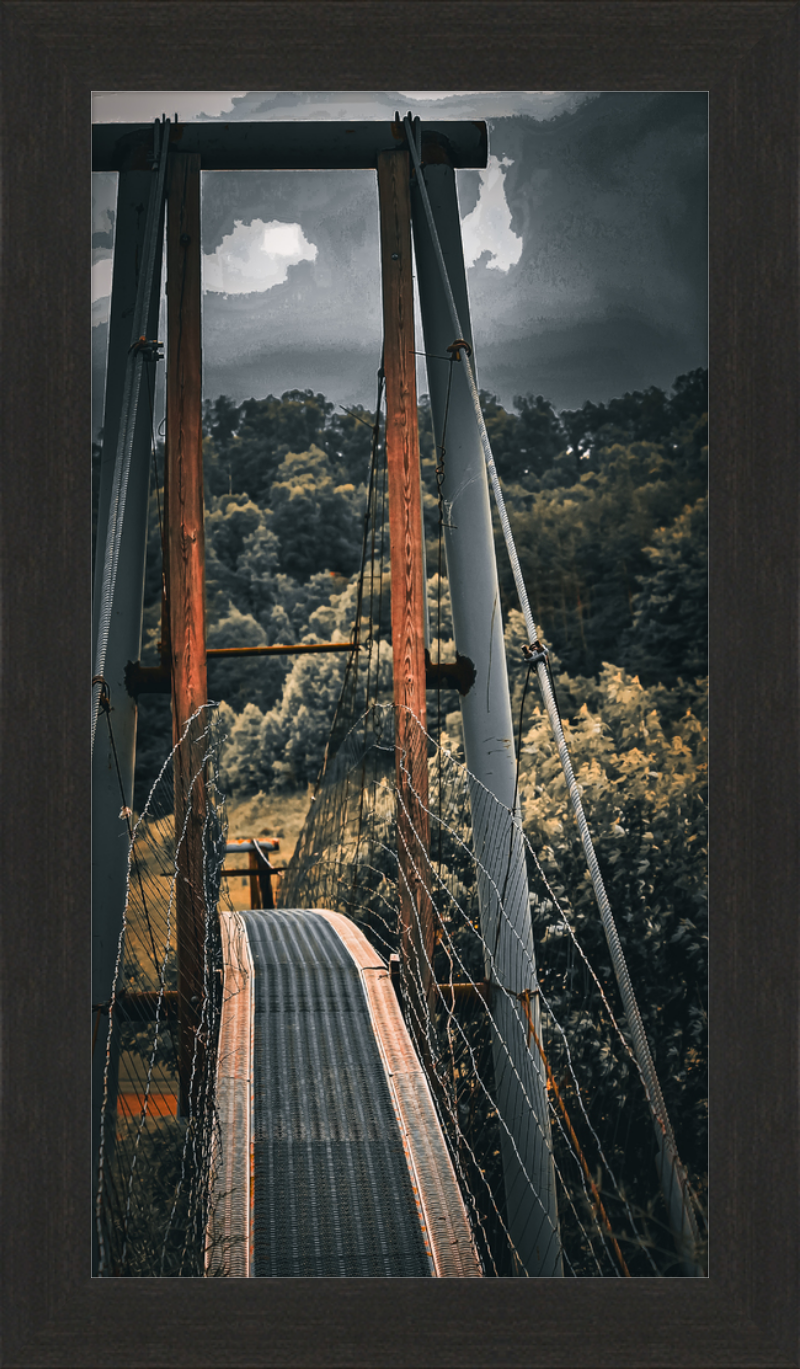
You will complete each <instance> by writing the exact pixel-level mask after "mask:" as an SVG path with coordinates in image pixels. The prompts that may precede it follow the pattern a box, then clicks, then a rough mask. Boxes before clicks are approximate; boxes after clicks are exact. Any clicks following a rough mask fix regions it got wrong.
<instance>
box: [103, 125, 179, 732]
mask: <svg viewBox="0 0 800 1369" xmlns="http://www.w3.org/2000/svg"><path fill="white" fill-rule="evenodd" d="M159 130H160V133H161V143H160V148H159V144H158V134H159ZM153 151H154V168H153V178H154V184H153V186H152V188H151V191H150V200H149V203H148V206H147V221H146V223H145V235H144V243H143V253H142V255H143V263H142V270H141V272H140V274H139V281H138V284H137V287H136V304H135V307H134V311H133V328H132V330H131V346H130V350H129V352H128V358H127V361H126V364H125V379H124V383H123V390H122V415H121V422H120V428H119V437H118V439H117V452H116V457H115V461H114V479H113V483H112V486H111V503H110V506H109V511H108V528H107V532H106V547H105V559H104V562H103V580H102V589H101V601H100V616H99V622H98V629H97V642H96V645H95V657H94V672H93V679H94V683H93V685H92V754H94V739H95V734H96V732H97V719H98V717H99V713H100V694H101V690H102V677H103V675H104V673H105V664H106V650H107V648H108V636H109V631H110V628H111V611H112V606H113V602H114V589H115V587H116V582H117V565H118V563H119V548H120V542H121V540H122V528H123V522H124V517H125V501H126V498H127V493H128V476H129V474H130V468H131V456H132V453H133V438H134V432H135V430H136V415H137V412H138V408H139V394H140V391H141V384H142V367H143V364H144V358H143V354H142V350H141V348H140V347H138V346H137V343H138V342H139V340H140V339H141V337H142V336H143V335H144V333H145V330H146V327H147V316H148V313H149V309H150V297H151V294H152V289H153V272H154V270H155V257H156V247H157V244H158V226H159V223H160V220H161V205H162V203H163V199H164V178H165V174H166V168H167V153H168V151H169V119H166V120H164V122H163V123H162V124H159V122H158V121H156V124H155V128H154V148H153Z"/></svg>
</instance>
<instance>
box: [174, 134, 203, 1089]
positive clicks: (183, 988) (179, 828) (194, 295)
mask: <svg viewBox="0 0 800 1369" xmlns="http://www.w3.org/2000/svg"><path fill="white" fill-rule="evenodd" d="M168 175H169V192H168V197H167V325H168V332H167V441H166V478H165V503H166V526H167V530H168V532H167V546H166V560H167V573H166V583H167V592H168V596H169V656H170V666H171V673H172V736H173V743H174V744H175V745H177V744H178V743H179V742H180V745H177V750H176V752H175V761H174V774H175V838H176V843H177V850H178V872H179V874H178V880H177V890H176V922H177V951H178V1003H179V1016H180V1030H179V1037H180V1043H179V1048H178V1068H179V1074H180V1081H181V1106H182V1108H183V1109H188V1108H191V1105H192V1101H193V1100H192V1098H191V1097H190V1092H189V1081H190V1079H191V1078H192V1077H194V1078H195V1079H196V1080H198V1081H199V1078H200V1075H201V1071H200V1070H199V1069H198V1068H197V1064H198V1062H197V1061H196V1060H195V1058H194V1056H195V1043H196V1032H197V1025H198V1021H199V1016H200V1005H201V1002H202V996H203V945H204V940H205V902H204V897H203V828H204V823H205V816H206V792H205V776H204V775H203V774H202V773H200V774H195V772H196V771H197V769H198V766H199V764H200V761H201V757H202V751H201V750H200V747H199V746H198V741H199V734H200V733H201V732H202V731H203V729H204V725H205V720H204V719H203V718H201V719H199V720H196V721H195V722H192V723H191V724H190V725H189V728H188V731H187V733H186V737H185V738H184V739H183V741H181V738H182V736H183V733H184V730H185V729H186V727H187V723H189V720H190V719H191V718H192V716H193V714H195V713H196V711H197V709H199V708H201V707H202V706H203V705H205V704H206V703H207V701H208V687H207V683H206V620H205V618H206V615H205V535H204V524H203V517H204V509H203V446H202V442H203V434H202V348H201V294H200V158H199V156H197V155H196V154H194V153H191V154H186V153H171V154H170V162H169V167H168ZM193 1063H194V1069H193V1068H192V1066H193Z"/></svg>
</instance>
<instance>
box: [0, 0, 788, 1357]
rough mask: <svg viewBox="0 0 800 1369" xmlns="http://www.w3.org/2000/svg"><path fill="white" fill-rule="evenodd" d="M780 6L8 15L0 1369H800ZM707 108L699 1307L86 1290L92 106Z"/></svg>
mask: <svg viewBox="0 0 800 1369" xmlns="http://www.w3.org/2000/svg"><path fill="white" fill-rule="evenodd" d="M799 21H800V7H799V6H798V4H797V3H796V2H795V0H792V3H783V2H779V3H773V2H772V0H765V2H764V3H751V0H740V2H739V3H728V2H727V0H726V2H725V3H716V2H715V0H708V2H707V3H706V2H704V0H701V2H700V3H683V0H672V2H671V3H670V2H669V0H668V2H667V3H664V2H663V0H652V2H651V3H639V2H638V0H621V2H620V0H613V2H612V0H608V2H606V0H589V2H588V3H586V2H585V0H577V2H576V0H568V2H567V3H561V2H560V0H554V2H552V3H551V2H550V0H547V2H546V3H539V0H531V2H530V3H525V0H493V3H491V4H488V5H487V4H484V3H483V0H480V2H477V0H441V2H440V3H436V4H431V3H429V2H428V0H422V3H420V0H403V3H400V4H398V5H389V4H387V3H384V2H383V0H377V3H376V2H375V0H355V2H353V0H333V3H331V2H330V0H329V2H328V3H317V2H316V0H304V3H299V4H298V3H287V2H285V0H269V2H268V3H264V2H263V0H252V2H251V3H246V2H245V3H239V2H237V3H183V2H182V0H181V2H180V3H179V2H177V0H175V2H173V0H170V3H166V4H165V3H163V0H140V2H139V3H130V2H129V0H116V2H115V3H108V2H107V0H97V2H96V3H72V2H69V3H65V2H64V0H59V2H58V3H51V2H50V0H47V3H39V0H24V2H21V0H19V2H18V0H6V2H5V3H3V5H2V9H1V10H0V23H1V25H2V30H1V31H0V63H1V64H2V70H1V72H0V74H1V75H2V87H0V90H1V93H0V100H1V101H2V107H1V113H0V142H1V151H2V197H1V198H2V203H1V206H0V213H2V260H1V263H0V269H1V270H2V303H3V324H2V333H1V334H0V347H1V348H2V365H1V366H0V376H1V377H2V386H3V406H2V438H1V445H0V508H2V539H1V540H0V615H1V617H0V621H1V622H2V637H1V638H0V646H1V648H2V651H1V654H0V681H1V685H0V687H1V688H2V693H1V694H0V699H1V700H2V731H1V732H0V774H1V775H2V779H3V795H2V801H3V821H2V824H0V833H1V834H2V835H1V837H0V839H1V840H2V844H3V859H2V866H1V867H0V868H2V872H3V893H4V897H3V903H2V919H1V922H0V972H1V973H2V991H0V1013H1V1014H2V1031H3V1040H2V1052H3V1054H2V1117H1V1119H0V1124H1V1125H2V1137H3V1146H2V1157H1V1158H0V1185H1V1187H0V1197H1V1198H2V1222H3V1239H2V1244H1V1246H0V1249H1V1250H2V1269H1V1270H0V1292H1V1295H2V1300H3V1314H2V1363H3V1364H5V1365H14V1366H17V1365H19V1366H22V1365H64V1366H75V1365H81V1366H88V1365H98V1366H104V1365H107V1364H109V1363H114V1364H118V1365H136V1366H147V1365H166V1364H169V1365H170V1366H180V1365H220V1366H232V1365H245V1364H247V1365H280V1364H299V1365H376V1366H377V1365H414V1366H416V1365H425V1364H434V1363H435V1364H436V1365H440V1366H446V1365H459V1366H464V1365H469V1366H473V1365H493V1366H499V1365H503V1366H507V1365H508V1366H510V1365H516V1364H528V1363H532V1364H537V1365H563V1366H570V1369H575V1367H576V1366H579V1365H613V1366H627V1365H641V1364H649V1365H663V1366H678V1365H681V1366H683V1365H686V1366H689V1365H704V1366H717V1365H719V1366H722V1365H737V1366H744V1365H764V1366H769V1369H775V1366H780V1365H794V1366H796V1365H798V1363H800V1358H799V1355H800V1350H799V1348H798V1311H797V1288H798V1273H799V1272H800V1270H799V1269H798V1264H799V1253H798V1252H799V1247H800V1243H798V1231H797V1213H798V1186H799V1184H800V1163H798V1048H797V1047H798V1042H797V1023H798V1003H797V997H798V983H800V974H799V973H798V968H799V967H798V963H797V962H798V937H797V931H796V927H797V889H798V887H800V869H799V868H798V866H800V840H798V835H799V834H798V814H800V802H798V799H799V798H800V796H798V792H797V791H798V776H799V775H800V765H798V759H799V757H798V750H799V748H798V741H799V740H800V727H799V724H798V709H797V695H798V688H797V686H798V602H797V588H796V586H797V579H798V537H799V535H800V519H799V518H798V502H799V501H798V490H799V487H800V463H799V462H798V453H800V440H799V439H800V432H798V426H799V425H798V397H797V359H798V289H799V286H798V262H797V250H798V232H797V229H798V148H799V146H800V142H799V140H798V91H797V72H798V28H799ZM412 84H413V86H414V87H415V88H417V89H425V88H428V89H443V88H444V89H449V88H453V86H455V88H456V89H465V88H470V87H471V88H473V89H478V88H491V87H496V88H505V89H520V88H525V89H532V88H537V87H541V88H547V89H551V90H552V89H564V88H566V89H576V88H577V89H581V88H585V89H595V90H597V89H600V90H613V89H657V90H669V89H692V90H706V89H707V90H708V91H709V92H710V99H711V182H710V184H711V225H712V229H711V378H712V389H711V395H712V398H711V413H712V465H711V510H712V513H711V518H712V538H711V583H712V606H713V609H712V619H711V659H712V679H713V689H712V731H711V737H712V753H711V754H712V762H711V774H712V787H711V793H712V816H713V822H712V839H711V891H712V892H711V899H712V905H711V906H712V938H713V955H712V1017H711V1026H712V1101H711V1107H712V1113H711V1115H712V1119H713V1124H712V1163H711V1223H712V1243H711V1276H710V1278H709V1279H708V1280H707V1281H696V1282H695V1281H688V1280H685V1281H681V1280H674V1281H672V1280H670V1281H663V1282H662V1281H652V1282H651V1281H637V1282H636V1283H634V1284H628V1283H627V1282H623V1281H620V1282H619V1283H615V1282H612V1283H609V1282H600V1281H594V1280H583V1281H579V1282H577V1283H573V1282H572V1281H567V1280H564V1281H563V1282H558V1283H553V1282H547V1283H542V1282H535V1283H528V1282H522V1281H507V1282H497V1281H490V1280H487V1281H486V1282H485V1283H484V1284H482V1285H481V1286H480V1287H476V1285H475V1284H474V1283H473V1282H470V1283H469V1284H466V1283H459V1282H452V1283H446V1284H440V1283H432V1282H427V1281H422V1282H414V1281H402V1282H401V1281H396V1282H384V1281H364V1282H361V1281H349V1280H348V1281H342V1282H334V1281H330V1282H329V1281H319V1282H315V1283H314V1284H313V1285H310V1284H308V1283H303V1282H299V1281H298V1282H295V1281H289V1280H287V1281H285V1282H284V1281H277V1282H276V1283H270V1282H266V1283H265V1282H263V1281H259V1282H250V1281H236V1282H223V1281H220V1282H217V1283H208V1282H201V1281H187V1282H184V1283H177V1284H176V1283H174V1282H167V1281H165V1282H159V1281H156V1280H154V1281H142V1282H138V1281H134V1282H131V1283H125V1282H123V1281H121V1280H120V1281H111V1280H109V1281H95V1282H94V1283H92V1281H91V1280H90V1278H89V1275H88V1269H89V1233H88V1226H87V1217H86V1206H87V1187H88V1175H89V1165H90V1160H89V1071H88V1068H87V1065H88V1061H87V1046H86V1042H87V1040H88V1030H89V974H88V959H89V958H88V954H87V950H88V928H89V883H90V881H89V864H88V860H87V858H86V857H87V839H88V831H89V749H88V746H87V745H86V738H87V736H88V724H89V685H88V680H89V675H90V663H91V662H90V655H91V653H90V620H89V612H88V604H89V598H90V590H91V585H90V545H89V542H90V538H89V461H88V447H89V438H90V409H89V383H90V367H89V357H90V348H89V324H90V316H89V262H88V253H87V251H86V240H87V231H88V226H89V183H88V170H89V165H90V129H89V94H90V91H91V89H92V87H93V86H95V87H101V86H102V87H104V88H106V89H107V88H117V89H147V88H150V89H180V88H193V89H225V88H226V87H227V88H231V89H233V88H237V89H241V88H244V87H247V86H249V87H251V88H253V89H265V88H273V89H339V90H341V89H348V88H351V89H383V88H386V89H388V88H397V87H400V88H403V87H405V86H407V85H412Z"/></svg>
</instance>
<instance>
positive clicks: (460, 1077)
mask: <svg viewBox="0 0 800 1369" xmlns="http://www.w3.org/2000/svg"><path fill="white" fill-rule="evenodd" d="M395 721H396V719H395V709H394V708H393V706H391V705H387V704H380V703H376V704H374V705H373V706H371V707H370V708H369V709H367V710H366V711H365V712H364V714H363V715H362V717H361V718H359V719H358V721H357V722H356V723H355V724H354V726H352V727H351V728H350V730H349V731H348V732H347V733H345V734H344V735H343V736H342V737H341V739H340V740H339V743H338V745H337V747H336V750H335V752H333V751H332V750H331V752H329V760H328V764H327V765H326V767H325V770H324V773H323V776H322V779H321V781H320V783H319V785H318V789H317V793H316V795H315V798H314V800H313V803H312V807H311V811H310V814H309V818H308V820H307V823H306V826H305V828H304V830H303V833H302V834H301V838H300V841H299V843H298V846H297V848H296V851H295V854H294V857H293V859H292V861H291V864H290V866H289V869H288V871H287V873H286V876H285V878H284V882H283V886H282V890H281V903H282V904H283V905H284V906H286V907H309V908H310V907H320V908H329V909H332V910H335V911H338V912H342V913H345V914H347V915H348V916H350V917H351V918H353V919H354V921H355V922H356V923H357V924H358V925H359V926H360V927H361V928H362V930H363V931H364V932H365V934H366V935H367V936H368V937H369V938H370V940H371V941H372V942H373V944H374V945H375V946H376V948H377V949H378V950H379V951H380V952H381V953H382V954H383V956H384V957H385V958H386V959H387V960H392V957H394V961H393V962H392V963H394V964H395V965H396V964H397V958H398V956H399V953H400V931H399V927H400V901H401V895H402V891H403V888H404V886H405V888H406V889H408V891H409V894H410V892H411V890H410V888H409V885H410V883H417V881H419V882H421V883H423V884H424V886H425V887H426V889H427V891H428V895H429V903H430V909H431V910H432V915H433V919H434V925H435V949H434V953H433V956H432V961H431V962H430V963H429V964H428V965H427V966H421V967H420V969H421V974H420V975H419V979H420V982H419V983H417V984H415V985H413V986H412V991H411V992H408V990H407V988H406V985H405V981H404V980H403V979H402V977H399V978H398V983H399V985H400V992H401V995H402V999H403V1005H404V1009H405V1013H406V1017H407V1020H408V1022H409V1026H410V1028H411V1030H412V1034H413V1035H414V1036H415V1039H416V1040H417V1042H419V1041H420V1040H423V1041H424V1042H425V1043H426V1044H425V1047H424V1049H423V1054H424V1055H426V1056H427V1057H428V1060H429V1062H430V1064H429V1075H430V1079H431V1085H432V1093H433V1096H434V1100H435V1102H436V1106H437V1109H438V1112H439V1117H440V1121H441V1124H442V1127H443V1130H444V1132H445V1135H446V1137H447V1140H448V1143H449V1147H450V1152H451V1156H452V1158H453V1161H454V1164H455V1167H456V1172H457V1175H458V1177H459V1181H460V1184H461V1187H462V1191H463V1193H464V1197H465V1202H466V1205H467V1208H468V1211H469V1214H470V1218H471V1221H472V1223H473V1230H474V1235H475V1239H476V1242H477V1245H478V1248H479V1250H480V1254H481V1259H482V1262H483V1266H484V1272H485V1273H486V1274H488V1275H497V1276H508V1275H514V1274H525V1273H526V1272H527V1271H526V1270H525V1269H524V1268H522V1267H521V1265H520V1258H519V1255H518V1252H517V1251H516V1250H515V1247H514V1242H513V1239H512V1237H511V1234H510V1228H511V1227H512V1226H513V1225H514V1223H513V1220H511V1218H512V1214H511V1213H510V1212H509V1208H508V1201H509V1200H508V1198H507V1196H506V1194H505V1192H504V1186H503V1175H502V1167H501V1141H502V1140H503V1134H504V1133H505V1136H506V1138H507V1140H510V1139H511V1137H512V1134H514V1135H518V1134H519V1119H518V1118H512V1117H505V1116H502V1115H501V1114H500V1111H499V1109H498V1104H497V1095H498V1090H497V1089H496V1081H495V1071H496V1070H497V1069H498V1068H503V1069H505V1068H513V1062H512V1059H511V1054H510V1053H509V1051H508V1049H507V1047H506V1048H505V1053H504V1042H503V1041H502V1040H500V1043H499V1044H500V1057H499V1058H500V1059H501V1060H502V1062H503V1063H502V1066H498V1055H497V1053H496V1047H497V1042H498V1033H499V1027H498V1018H499V1013H498V1007H499V1004H500V1002H501V1000H505V1001H506V1002H507V1003H510V1004H511V1005H512V1006H513V1011H514V1014H515V1015H516V1017H517V1019H518V1022H519V1024H520V1026H521V1027H522V1028H523V1030H524V1031H525V1034H526V1037H527V1041H528V1047H529V1049H530V1051H531V1053H532V1054H533V1055H534V1058H535V1059H537V1060H538V1061H539V1062H541V1068H543V1069H544V1071H545V1074H546V1078H547V1100H548V1109H549V1119H547V1118H543V1117H537V1116H536V1110H535V1106H534V1103H533V1100H532V1099H530V1098H528V1097H527V1096H526V1097H525V1099H524V1104H523V1105H524V1106H525V1107H526V1108H527V1109H528V1111H529V1117H528V1118H527V1119H524V1124H525V1125H529V1126H532V1127H536V1128H538V1129H539V1130H540V1131H541V1132H542V1133H543V1134H545V1135H547V1136H550V1137H552V1150H553V1155H554V1161H555V1170H556V1179H557V1192H558V1211H559V1231H558V1235H557V1239H559V1240H560V1242H561V1248H562V1255H563V1261H564V1272H565V1274H567V1275H574V1276H589V1277H612V1278H613V1277H626V1276H629V1275H630V1276H634V1277H635V1276H643V1277H653V1276H669V1275H674V1274H677V1273H678V1272H679V1271H678V1267H677V1258H676V1254H675V1249H674V1245H673V1243H672V1240H671V1238H670V1235H669V1226H668V1221H667V1214H666V1212H665V1210H664V1206H663V1199H662V1197H661V1194H660V1188H659V1184H658V1178H657V1173H656V1168H655V1164H654V1157H653V1154H652V1151H653V1146H652V1128H651V1123H650V1118H649V1110H648V1106H647V1100H646V1095H645V1091H644V1088H643V1086H642V1081H641V1078H640V1076H639V1072H638V1069H637V1067H636V1062H635V1058H634V1055H633V1051H632V1048H631V1042H630V1040H629V1039H628V1036H627V1031H626V1027H625V1023H624V1019H622V1017H621V1013H620V1010H619V1006H618V1005H617V1004H616V1003H615V996H614V993H615V989H614V985H613V981H612V977H611V976H610V974H609V972H608V967H601V972H598V970H597V969H596V968H595V967H594V966H593V965H592V964H591V962H590V960H589V957H588V956H587V955H586V953H585V951H584V950H583V948H582V947H581V945H580V942H579V940H578V937H577V934H576V931H575V927H574V925H573V918H572V915H571V910H570V907H569V903H568V900H567V899H566V898H565V897H564V896H562V897H561V898H559V897H557V896H556V894H555V893H554V891H553V889H552V887H551V885H550V884H549V882H548V880H547V878H546V876H545V873H544V871H543V869H542V866H541V864H540V862H539V860H538V858H537V855H536V853H535V851H534V850H533V848H532V847H531V845H530V842H529V841H528V840H527V838H526V837H525V836H524V834H523V841H524V846H525V854H526V863H527V874H528V880H529V889H530V908H531V916H532V923H533V928H534V944H535V958H536V965H535V966H534V964H533V963H532V961H531V958H530V953H529V951H528V950H527V949H526V947H525V945H523V943H522V941H521V940H520V941H519V955H520V957H521V958H523V959H527V965H526V969H527V973H528V978H529V981H530V982H531V983H532V984H533V986H534V989H533V992H532V993H531V994H526V993H521V994H512V993H510V991H509V990H508V989H507V988H506V987H505V986H504V985H503V984H502V983H501V982H499V978H498V974H497V966H496V964H495V958H494V953H493V948H492V946H490V945H488V944H487V942H486V940H485V938H484V937H483V936H482V935H481V930H480V922H479V915H478V913H479V910H478V887H479V883H480V881H481V880H486V879H487V878H488V877H489V876H488V874H487V870H486V868H485V866H484V865H483V863H482V860H481V853H480V852H476V851H475V850H473V848H472V829H473V824H474V825H475V827H476V828H478V829H479V830H481V831H482V832H489V833H491V832H492V831H495V832H496V833H497V834H498V835H499V834H500V833H501V832H506V833H507V832H509V831H510V824H511V822H512V821H518V819H516V820H515V819H513V818H512V814H511V813H510V812H509V810H508V809H507V808H505V807H504V806H503V805H502V804H500V803H499V802H498V801H497V799H495V798H494V796H493V795H492V794H490V793H489V792H488V791H487V790H486V789H485V788H483V786H481V785H480V783H479V782H478V781H477V780H475V778H474V776H471V775H470V774H469V772H468V771H467V769H466V767H465V766H464V765H463V764H462V763H461V761H460V760H459V759H458V758H457V757H456V755H455V754H454V753H453V751H451V750H449V749H448V748H447V747H446V746H445V745H443V744H442V743H440V742H437V741H436V740H435V739H434V738H433V737H432V736H430V735H429V734H428V733H427V732H426V733H424V735H423V741H424V751H423V754H425V752H427V756H428V774H427V783H426V784H420V783H419V777H418V776H417V777H416V780H415V777H414V776H413V775H412V773H411V769H410V768H408V769H405V770H404V771H403V772H402V791H403V792H402V794H401V793H399V792H398V783H397V779H396V770H395ZM417 727H419V724H417ZM407 728H408V723H407V724H406V731H407ZM445 739H446V738H445ZM415 749H416V750H417V751H418V750H419V748H415ZM423 791H424V792H423ZM409 794H411V795H413V800H414V802H415V804H416V805H417V807H418V810H419V808H420V807H422V808H424V810H425V811H426V813H427V817H428V828H429V834H428V837H427V840H423V839H422V838H421V837H420V835H419V833H418V832H417V833H416V835H415V839H414V840H413V842H412V843H411V847H412V848H413V849H406V850H405V852H402V851H401V852H398V822H397V814H398V806H399V805H402V804H404V803H406V802H407V801H408V795H409ZM429 796H430V797H429ZM401 826H402V828H403V830H407V829H408V823H407V822H405V823H402V824H401ZM506 839H507V838H506ZM512 897H513V891H511V890H502V889H496V888H495V899H496V901H497V902H498V904H499V909H500V912H499V916H500V919H501V920H503V921H506V922H508V919H507V917H506V911H505V908H506V905H507V904H510V902H511V901H512ZM409 904H410V905H411V906H412V907H416V906H418V904H419V900H417V903H416V904H415V902H414V899H413V898H411V897H409V898H408V899H406V907H407V906H409ZM420 940H422V937H421V936H420ZM495 944H496V943H495ZM426 970H427V972H428V975H427V977H428V978H429V980H430V981H431V982H432V985H433V986H434V987H433V989H432V990H431V992H430V993H429V997H428V999H427V1005H428V1006H427V1010H425V1012H424V1015H425V1020H420V1019H421V1017H422V1015H423V1014H422V1013H421V1011H420V1007H419V1005H420V1003H424V1002H425V1001H426V1000H425V996H424V991H423V986H422V983H421V979H422V976H423V975H424V974H425V971H426ZM565 991H568V997H569V1004H570V1006H569V1010H568V1012H566V1013H564V1011H563V1009H562V1012H561V1019H560V1020H559V1018H557V1017H556V1014H555V1011H554V1008H553V1006H552V1002H551V999H558V1001H559V1002H562V1003H563V1001H564V992H565ZM534 997H538V1005H539V1017H538V1021H539V1027H538V1029H537V1027H536V1021H537V1015H536V1013H535V1011H534V1002H533V999H534ZM415 1018H416V1020H415ZM493 1043H494V1046H495V1050H494V1051H493ZM523 1092H524V1091H523ZM643 1161H644V1162H643ZM527 1181H528V1184H529V1187H530V1189H531V1194H532V1197H533V1200H534V1202H535V1201H536V1198H537V1195H536V1193H535V1187H534V1180H533V1177H532V1176H530V1175H528V1176H527ZM530 1199H531V1195H528V1198H527V1201H528V1202H530Z"/></svg>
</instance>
